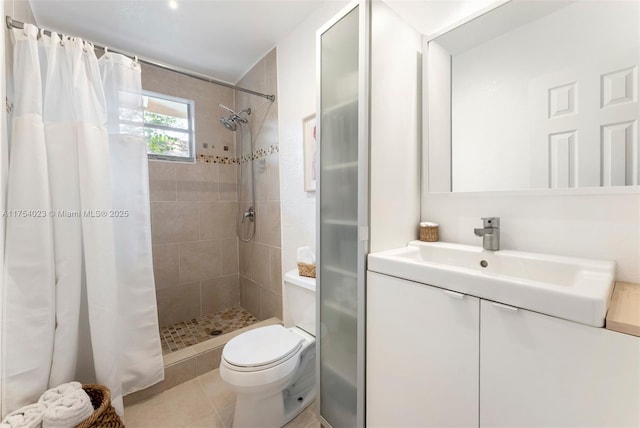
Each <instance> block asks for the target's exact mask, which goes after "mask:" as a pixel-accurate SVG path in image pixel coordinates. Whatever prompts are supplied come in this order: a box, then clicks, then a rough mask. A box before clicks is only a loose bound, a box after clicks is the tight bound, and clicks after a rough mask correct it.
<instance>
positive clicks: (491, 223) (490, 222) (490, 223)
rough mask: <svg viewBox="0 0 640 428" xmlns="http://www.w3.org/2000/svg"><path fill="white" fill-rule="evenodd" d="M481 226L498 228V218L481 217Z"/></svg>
mask: <svg viewBox="0 0 640 428" xmlns="http://www.w3.org/2000/svg"><path fill="white" fill-rule="evenodd" d="M482 226H483V227H491V228H494V229H497V228H499V227H500V217H482Z"/></svg>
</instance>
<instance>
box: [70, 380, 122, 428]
mask: <svg viewBox="0 0 640 428" xmlns="http://www.w3.org/2000/svg"><path fill="white" fill-rule="evenodd" d="M82 389H84V392H86V393H87V395H88V396H89V398H91V404H92V405H93V408H94V409H95V410H94V411H93V414H92V415H91V416H90V417H89V418H88V419H86V420H85V421H84V422H82V423H81V424H80V425H77V426H76V427H75V428H125V426H124V423H123V422H122V419H120V416H118V414H117V413H116V409H114V408H113V406H112V405H111V392H110V391H109V388H107V387H106V386H104V385H82Z"/></svg>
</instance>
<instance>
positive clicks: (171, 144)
mask: <svg viewBox="0 0 640 428" xmlns="http://www.w3.org/2000/svg"><path fill="white" fill-rule="evenodd" d="M144 122H145V123H149V124H154V125H164V126H170V127H176V125H178V119H177V118H175V117H171V116H166V115H163V114H157V113H151V112H148V111H145V112H144ZM181 122H182V121H181ZM144 134H145V137H146V139H147V147H148V149H149V152H151V153H156V154H161V155H162V154H167V153H173V152H175V151H183V150H184V144H185V143H184V142H183V141H182V140H180V139H179V138H177V137H172V136H170V135H167V134H166V131H163V130H160V129H155V128H148V127H145V128H144Z"/></svg>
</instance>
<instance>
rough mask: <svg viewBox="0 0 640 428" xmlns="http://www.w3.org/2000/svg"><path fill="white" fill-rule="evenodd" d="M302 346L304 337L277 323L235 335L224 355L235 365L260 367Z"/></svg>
mask: <svg viewBox="0 0 640 428" xmlns="http://www.w3.org/2000/svg"><path fill="white" fill-rule="evenodd" d="M301 346H302V337H300V336H299V335H297V334H295V333H293V332H291V331H290V330H288V329H286V328H284V327H283V326H281V325H279V324H277V325H270V326H267V327H260V328H256V329H254V330H250V331H247V332H245V333H242V334H241V335H239V336H236V337H234V338H233V339H231V340H230V341H229V342H228V343H227V344H226V345H225V347H224V350H223V351H222V355H223V357H224V359H225V360H226V361H227V362H228V363H230V364H233V365H234V366H239V367H260V366H266V365H272V364H273V363H276V362H278V361H280V360H283V359H286V358H287V357H289V356H290V355H291V354H293V353H295V352H296V351H298V349H300V347H301Z"/></svg>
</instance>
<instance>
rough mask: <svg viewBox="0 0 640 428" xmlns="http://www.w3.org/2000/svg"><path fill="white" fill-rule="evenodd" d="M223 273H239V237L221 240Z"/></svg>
mask: <svg viewBox="0 0 640 428" xmlns="http://www.w3.org/2000/svg"><path fill="white" fill-rule="evenodd" d="M220 264H221V272H220V273H221V274H222V275H227V274H230V273H238V238H230V239H223V240H221V241H220Z"/></svg>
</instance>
